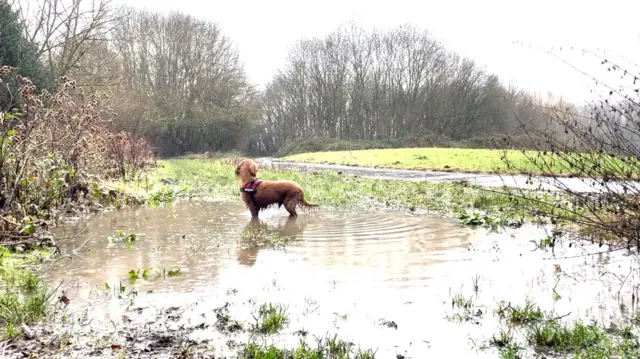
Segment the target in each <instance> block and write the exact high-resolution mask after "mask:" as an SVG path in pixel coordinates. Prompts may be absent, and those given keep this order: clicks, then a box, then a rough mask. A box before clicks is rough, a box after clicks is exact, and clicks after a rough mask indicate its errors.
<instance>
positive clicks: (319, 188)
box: [154, 159, 570, 227]
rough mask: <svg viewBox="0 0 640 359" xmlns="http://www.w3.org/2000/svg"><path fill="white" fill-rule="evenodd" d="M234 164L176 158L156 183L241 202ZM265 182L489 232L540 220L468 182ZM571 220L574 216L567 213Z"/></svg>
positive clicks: (335, 178)
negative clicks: (294, 184) (295, 185)
mask: <svg viewBox="0 0 640 359" xmlns="http://www.w3.org/2000/svg"><path fill="white" fill-rule="evenodd" d="M234 169H235V167H234V165H233V164H232V163H230V162H228V161H224V160H208V159H170V160H165V161H162V162H161V167H160V168H159V169H158V170H157V172H156V173H154V176H155V177H156V178H171V179H176V180H178V181H179V183H180V185H181V186H183V187H184V188H188V191H185V192H182V193H181V194H180V196H189V197H200V198H205V197H215V198H222V199H226V200H231V201H236V202H240V201H241V199H240V192H239V190H238V180H237V178H236V177H235V174H234ZM258 176H259V177H260V178H262V179H265V180H278V179H289V180H293V181H295V182H297V183H299V184H300V185H301V186H302V188H304V190H305V198H306V199H307V200H308V201H309V202H312V203H317V204H319V205H321V206H323V207H334V208H370V207H371V205H372V204H378V205H381V206H385V207H388V208H396V209H408V210H425V211H429V212H432V213H438V214H442V215H454V216H456V217H457V218H458V219H459V220H460V221H461V222H462V223H463V224H467V225H473V226H484V227H501V226H519V225H521V224H522V223H523V222H524V221H525V220H538V219H539V218H537V217H536V216H534V215H533V214H532V212H531V210H530V209H531V206H528V207H529V208H528V209H526V208H525V207H526V206H524V205H525V204H527V203H525V202H526V201H532V200H531V199H528V200H525V199H523V198H519V199H514V197H513V196H511V195H509V194H508V193H507V192H506V191H507V189H504V191H503V192H499V191H502V190H501V189H498V190H496V191H494V190H491V189H487V188H483V187H480V186H473V185H469V184H465V183H433V182H410V181H403V180H378V179H367V178H363V177H358V176H353V175H344V174H340V173H338V172H334V171H320V172H309V173H303V172H300V171H295V170H282V169H261V170H260V172H259V174H258ZM535 196H537V197H536V198H535V202H530V204H531V203H535V205H534V206H535V207H536V209H543V206H547V207H548V208H546V209H545V211H542V212H543V213H547V212H550V211H551V210H552V208H553V211H556V212H557V211H568V209H566V208H562V207H558V206H557V205H554V204H556V203H557V202H558V200H559V199H560V198H559V197H558V196H559V195H558V194H553V193H540V194H537V195H535ZM564 216H565V217H563V218H568V217H569V216H570V213H569V212H568V213H566V214H564Z"/></svg>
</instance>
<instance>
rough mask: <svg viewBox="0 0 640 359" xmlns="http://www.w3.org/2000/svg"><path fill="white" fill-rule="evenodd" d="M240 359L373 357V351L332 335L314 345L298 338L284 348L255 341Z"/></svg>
mask: <svg viewBox="0 0 640 359" xmlns="http://www.w3.org/2000/svg"><path fill="white" fill-rule="evenodd" d="M239 358H240V359H287V358H293V359H333V358H340V359H375V352H374V351H372V350H370V349H365V350H363V349H361V348H357V347H356V346H355V345H354V344H353V343H351V342H347V341H344V340H342V339H339V338H338V337H337V335H334V336H333V337H331V336H327V337H325V338H316V345H315V346H314V347H312V346H310V345H309V344H307V343H306V342H305V341H304V340H300V342H299V343H298V345H297V346H296V347H295V348H293V349H291V350H286V349H284V348H279V347H276V346H274V345H273V344H271V345H259V344H257V343H255V342H251V343H249V344H247V346H246V348H245V349H244V350H243V351H242V352H241V353H240V356H239Z"/></svg>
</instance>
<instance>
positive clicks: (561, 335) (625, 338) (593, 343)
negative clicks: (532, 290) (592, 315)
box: [490, 300, 640, 359]
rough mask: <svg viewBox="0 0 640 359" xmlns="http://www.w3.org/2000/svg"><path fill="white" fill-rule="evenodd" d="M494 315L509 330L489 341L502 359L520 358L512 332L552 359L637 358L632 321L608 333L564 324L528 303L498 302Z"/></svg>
mask: <svg viewBox="0 0 640 359" xmlns="http://www.w3.org/2000/svg"><path fill="white" fill-rule="evenodd" d="M496 313H497V314H498V316H499V317H500V319H502V320H506V321H507V322H508V324H509V325H510V327H511V329H510V330H509V331H505V330H501V331H500V332H499V333H497V334H495V335H494V336H493V338H492V339H491V340H490V344H491V345H493V346H495V347H497V348H498V349H499V350H500V354H501V357H502V358H504V359H507V358H509V359H514V358H519V357H520V354H519V353H520V346H519V345H518V343H517V340H516V335H514V332H517V333H519V334H521V337H522V338H524V340H526V344H528V345H529V346H531V347H532V348H533V349H534V350H535V351H536V352H538V353H545V354H552V356H556V355H562V356H563V357H564V356H565V355H570V356H571V357H573V358H584V359H605V358H638V357H640V342H639V341H638V337H637V335H636V332H637V330H638V327H637V325H638V323H636V322H634V321H631V324H630V325H627V326H624V327H623V328H622V329H621V330H618V331H607V330H605V329H604V328H602V327H600V326H598V325H596V324H585V323H583V322H581V321H575V322H570V323H563V322H562V321H561V320H560V319H558V318H553V316H552V315H551V313H546V312H544V311H542V310H541V309H540V307H539V306H538V305H536V304H535V303H533V302H531V301H530V300H526V301H525V304H524V305H523V306H511V305H510V304H509V305H507V304H505V303H504V302H500V303H499V304H498V308H497V309H496ZM514 325H515V326H514Z"/></svg>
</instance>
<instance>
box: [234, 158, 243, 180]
mask: <svg viewBox="0 0 640 359" xmlns="http://www.w3.org/2000/svg"><path fill="white" fill-rule="evenodd" d="M243 163H244V161H237V162H236V177H237V176H240V167H242V164H243Z"/></svg>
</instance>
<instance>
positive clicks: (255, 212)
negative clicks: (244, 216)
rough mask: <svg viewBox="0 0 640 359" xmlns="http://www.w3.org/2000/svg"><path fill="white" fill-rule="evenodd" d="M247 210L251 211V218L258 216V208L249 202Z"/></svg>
mask: <svg viewBox="0 0 640 359" xmlns="http://www.w3.org/2000/svg"><path fill="white" fill-rule="evenodd" d="M249 212H251V218H252V219H256V218H258V213H260V210H259V209H258V208H257V207H256V206H254V205H253V204H251V205H250V206H249Z"/></svg>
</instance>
